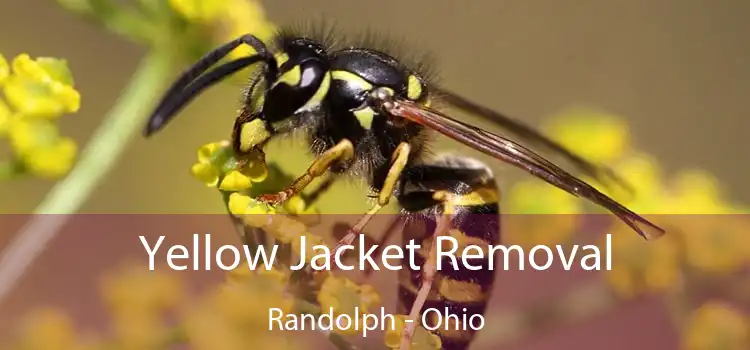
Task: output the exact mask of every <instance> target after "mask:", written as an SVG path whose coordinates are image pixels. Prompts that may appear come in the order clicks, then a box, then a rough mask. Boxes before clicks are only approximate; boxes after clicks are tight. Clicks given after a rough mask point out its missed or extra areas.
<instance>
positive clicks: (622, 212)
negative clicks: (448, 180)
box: [382, 100, 665, 239]
mask: <svg viewBox="0 0 750 350" xmlns="http://www.w3.org/2000/svg"><path fill="white" fill-rule="evenodd" d="M390 102H392V103H383V106H382V107H383V108H384V109H385V110H386V111H388V112H389V113H390V114H392V115H394V116H397V117H401V118H404V119H407V120H410V121H412V122H414V123H417V124H421V125H423V126H425V127H427V128H429V129H433V130H435V131H437V132H439V133H441V134H443V135H445V136H447V137H449V138H451V139H453V140H456V141H458V142H461V143H463V144H465V145H467V146H469V147H472V148H474V149H476V150H478V151H481V152H483V153H485V154H487V155H490V156H492V157H494V158H496V159H499V160H502V161H504V162H506V163H509V164H512V165H514V166H515V167H517V168H520V169H522V170H525V171H526V172H528V173H530V174H532V175H534V176H536V177H538V178H540V179H542V180H544V181H546V182H548V183H550V184H552V185H554V186H556V187H558V188H560V189H562V190H565V191H567V192H568V193H570V194H572V195H575V196H577V197H583V198H586V199H588V200H590V201H592V202H593V203H596V204H598V205H600V206H602V207H604V208H606V209H607V210H609V211H611V212H612V213H613V214H614V215H616V216H617V217H619V218H620V219H621V220H622V221H623V222H625V223H626V224H627V225H628V226H630V227H631V228H633V229H634V230H635V231H636V232H638V234H640V235H641V236H643V237H644V238H646V239H653V238H656V237H659V236H661V235H663V234H664V232H665V231H664V230H663V229H662V228H660V227H658V226H656V225H654V224H653V223H651V222H649V221H648V220H646V219H645V218H643V217H641V216H640V215H638V214H636V213H634V212H633V211H631V210H630V209H628V208H626V207H625V206H623V205H622V204H620V203H618V202H617V201H615V200H614V199H612V198H610V197H609V196H607V195H605V194H604V193H602V192H600V191H599V190H597V189H596V188H594V187H592V186H591V185H589V184H587V183H586V182H584V181H582V180H581V179H579V178H577V177H575V176H573V175H571V174H570V173H568V172H566V171H565V170H563V169H562V168H560V167H559V166H557V165H555V164H553V163H552V162H550V161H549V160H547V159H545V158H544V157H542V156H540V155H539V154H537V153H534V152H533V151H531V150H529V149H528V148H526V147H524V146H522V145H520V144H518V143H516V142H514V141H511V140H509V139H507V138H504V137H501V136H498V135H495V134H493V133H491V132H488V131H485V130H482V129H479V128H477V127H474V126H471V125H468V124H466V123H463V122H461V121H458V120H456V119H454V118H451V117H449V116H447V115H445V114H444V113H441V112H439V111H437V110H434V109H431V108H427V107H424V106H422V105H420V104H417V103H414V102H411V101H408V100H393V101H390Z"/></svg>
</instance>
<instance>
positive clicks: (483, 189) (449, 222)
mask: <svg viewBox="0 0 750 350" xmlns="http://www.w3.org/2000/svg"><path fill="white" fill-rule="evenodd" d="M397 198H398V202H399V205H400V207H401V208H402V209H403V210H402V215H401V216H402V217H403V219H404V221H405V225H404V229H403V237H402V240H403V244H404V245H406V244H411V243H416V244H417V245H418V246H420V247H421V248H420V249H418V250H417V251H415V254H414V256H413V257H412V259H413V260H412V259H402V262H401V265H402V269H401V272H400V273H399V292H398V295H399V297H398V299H399V307H398V309H399V313H407V314H408V315H409V317H410V319H411V320H412V322H411V323H407V324H406V326H407V327H406V328H405V329H404V333H403V337H404V338H403V344H409V342H410V341H411V337H412V336H413V332H414V329H415V327H416V324H415V323H416V322H418V321H419V322H420V324H422V325H424V326H425V327H428V326H429V329H434V330H435V333H436V334H437V335H438V336H439V337H440V339H441V340H442V348H443V349H446V350H466V349H467V348H468V347H469V346H470V344H471V342H472V340H473V339H474V337H475V334H476V331H475V330H474V328H472V326H471V325H472V324H474V322H475V320H477V319H481V317H482V315H484V313H485V311H486V309H487V305H488V302H489V300H490V296H491V292H492V289H493V285H494V281H495V274H494V273H493V271H492V269H491V268H490V266H491V264H492V260H493V259H494V255H493V254H492V253H491V250H490V248H489V247H490V246H491V245H496V244H498V243H499V242H500V206H499V200H500V190H499V188H498V187H497V183H496V182H495V180H494V177H493V174H492V171H491V170H490V169H489V168H487V166H486V165H484V164H483V163H481V162H479V161H477V160H474V159H471V158H467V157H462V156H455V155H444V156H442V157H438V158H434V159H429V160H427V161H426V162H425V163H424V164H419V165H414V166H412V167H409V168H407V169H406V170H405V171H404V175H403V176H402V177H401V181H400V190H399V194H398V197H397ZM440 236H447V237H449V238H450V239H449V240H447V241H448V242H450V241H452V242H453V243H448V244H447V245H448V246H451V245H453V244H455V245H457V247H458V249H457V251H456V254H455V255H454V258H451V257H449V256H437V258H439V259H440V260H437V259H436V255H437V254H436V250H437V249H438V248H440V247H438V246H437V245H436V242H438V239H437V237H440ZM441 245H442V246H444V243H441ZM469 246H473V247H475V248H479V249H480V250H481V251H482V254H481V255H480V256H477V255H474V254H473V253H472V254H471V255H464V254H465V250H464V248H460V247H469ZM454 247H455V246H454ZM441 249H444V248H441ZM449 249H450V248H449ZM454 259H458V260H461V261H462V262H463V263H462V262H457V261H456V260H454ZM409 261H413V262H414V263H415V264H416V266H422V268H420V269H413V268H412V266H411V262H409ZM472 266H473V267H474V268H472ZM476 267H479V269H477V268H476ZM427 310H445V311H444V313H443V312H441V314H442V315H443V316H442V317H441V316H440V315H436V314H435V313H433V312H432V311H431V312H430V313H428V314H424V315H422V316H421V317H420V313H424V312H427ZM445 315H447V316H445ZM453 316H456V317H453ZM417 320H418V321H417Z"/></svg>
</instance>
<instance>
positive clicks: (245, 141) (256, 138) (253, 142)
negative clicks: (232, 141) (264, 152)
mask: <svg viewBox="0 0 750 350" xmlns="http://www.w3.org/2000/svg"><path fill="white" fill-rule="evenodd" d="M269 137H271V134H270V133H269V132H268V130H266V126H265V124H263V121H262V120H260V119H255V120H253V121H251V122H249V123H245V124H244V125H242V128H241V129H240V150H241V151H243V152H247V151H249V150H251V149H252V148H253V147H255V146H257V145H258V144H260V143H262V142H263V141H265V140H267V139H268V138H269Z"/></svg>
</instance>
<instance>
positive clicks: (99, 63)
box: [0, 0, 750, 349]
mask: <svg viewBox="0 0 750 350" xmlns="http://www.w3.org/2000/svg"><path fill="white" fill-rule="evenodd" d="M68 2H70V3H74V2H73V1H68ZM262 5H263V8H264V9H265V11H266V13H265V14H266V16H267V20H269V21H270V22H272V23H274V24H278V25H281V24H287V23H294V22H298V21H304V20H309V19H310V18H320V17H325V18H327V19H330V20H333V21H334V22H335V23H336V24H337V25H338V26H339V28H340V30H341V31H343V32H344V33H357V32H361V31H363V30H367V29H372V30H375V31H378V32H382V33H385V34H387V35H389V36H392V37H395V38H399V39H405V40H406V42H407V43H414V45H415V46H414V50H415V51H417V52H430V53H432V54H433V56H434V57H435V58H436V61H437V64H438V67H439V69H438V73H439V76H440V81H441V83H442V85H445V86H447V87H449V88H450V89H452V90H453V91H456V92H458V93H460V94H462V95H464V96H468V97H470V98H471V99H473V100H475V101H477V102H479V103H482V104H485V105H487V106H489V107H491V108H493V109H496V110H499V111H502V112H504V113H507V114H509V115H513V116H517V117H518V118H521V119H523V120H525V121H527V122H528V123H531V124H532V125H545V126H546V125H549V124H550V123H549V120H553V118H554V117H556V116H560V115H564V114H566V113H568V112H567V111H571V110H576V109H580V108H587V109H592V110H595V111H598V112H597V113H601V114H602V115H604V116H606V117H608V118H610V117H611V118H615V119H616V120H617V121H623V122H625V123H626V125H627V127H628V128H629V134H628V135H629V136H628V137H629V138H630V139H629V141H628V148H637V150H638V151H639V152H642V153H644V154H648V155H650V156H651V157H653V159H655V160H656V161H657V164H658V167H659V168H660V169H661V173H662V175H663V176H664V177H665V180H664V184H665V185H669V184H670V180H668V179H669V178H671V176H672V175H673V174H679V173H680V171H683V170H684V169H700V170H702V171H704V172H705V173H708V174H712V175H711V178H714V177H715V179H717V180H716V181H718V183H719V184H720V185H719V187H720V188H721V192H722V200H725V201H726V202H731V203H750V186H749V185H748V184H747V178H748V176H747V175H748V173H750V162H748V161H747V160H746V158H747V157H745V156H743V155H742V153H741V152H742V151H743V150H744V149H745V148H746V147H747V146H748V141H747V136H746V135H745V133H746V132H747V130H750V118H747V111H748V110H750V99H748V98H747V96H748V93H749V92H750V69H748V67H747V62H750V41H748V40H747V35H748V33H750V22H748V21H747V20H746V19H747V17H748V15H749V14H750V2H748V1H743V0H724V1H721V2H715V1H702V0H684V1H677V0H661V1H656V2H654V1H645V0H632V1H619V0H618V1H607V2H602V1H595V0H577V1H554V0H543V1H534V2H529V1H520V0H503V1H485V2H479V1H474V2H456V1H446V0H440V1H437V0H432V1H427V0H412V1H394V0H382V1H377V2H365V1H344V0H317V1H314V2H310V1H295V0H277V1H264V2H263V3H262ZM248 25H250V24H248ZM0 30H2V32H3V33H4V34H5V35H2V36H0V53H2V54H3V55H4V56H5V58H6V59H7V60H9V61H10V60H11V59H12V58H13V57H15V56H16V55H18V54H20V53H24V52H25V53H28V54H30V55H31V56H32V57H37V56H52V57H58V58H64V59H66V60H67V62H68V65H69V67H70V70H71V71H72V73H73V77H74V78H75V88H76V90H78V91H79V92H80V94H81V108H80V111H78V112H77V113H75V114H73V115H70V116H65V117H63V118H61V119H60V122H59V125H60V130H61V133H62V134H65V135H68V136H70V137H72V138H73V139H75V141H76V142H77V143H78V145H79V148H80V149H83V148H84V147H85V146H86V143H87V141H88V140H89V138H90V136H91V134H92V132H93V131H94V130H95V129H96V128H97V126H99V125H100V123H101V122H102V119H103V117H104V116H105V115H106V114H107V111H108V110H109V109H110V108H111V107H112V106H113V104H115V102H116V100H117V98H118V96H119V95H120V93H121V91H122V89H123V88H124V86H125V85H126V84H127V82H128V81H129V79H130V78H131V77H132V75H133V72H134V70H135V69H136V66H137V64H138V61H139V60H140V59H141V58H142V57H143V56H144V55H145V53H146V52H147V48H146V47H144V46H143V45H140V44H137V43H134V42H132V41H130V40H127V39H125V38H123V36H121V35H117V34H115V33H113V32H112V31H107V30H104V29H103V28H102V27H101V26H99V25H97V24H94V23H91V22H89V21H85V20H83V19H81V18H80V17H78V16H76V15H74V14H73V13H71V12H70V11H68V10H66V9H64V8H63V7H61V6H60V5H59V4H58V3H57V2H54V1H49V0H48V1H40V0H27V1H23V2H21V1H15V2H13V1H5V2H1V3H0ZM185 62H186V61H182V60H177V59H175V62H174V72H172V75H171V76H170V79H171V77H173V76H174V74H176V73H177V72H178V71H179V70H180V69H181V68H182V67H184V66H185V64H186V63H185ZM241 87H242V81H241V80H238V81H233V82H230V83H227V84H224V85H220V86H217V87H216V88H214V89H211V90H210V91H209V92H208V93H206V94H205V95H203V96H202V97H201V98H200V99H198V100H197V101H196V102H195V103H193V104H191V105H190V106H189V107H188V108H187V109H186V110H185V111H184V112H183V113H182V114H181V115H180V117H179V118H178V120H177V122H175V123H173V124H171V125H170V127H169V128H167V129H165V131H164V132H162V133H160V134H159V135H158V137H155V138H153V139H150V140H144V139H143V138H141V137H140V135H137V137H136V138H135V139H134V140H133V141H132V143H131V144H130V145H128V146H127V148H126V149H125V151H124V153H123V155H122V156H121V158H119V159H118V160H117V161H116V163H115V164H114V168H113V170H112V172H111V173H109V174H108V175H107V176H106V177H105V178H104V180H103V181H102V182H101V183H100V184H99V185H98V187H97V188H96V190H95V191H94V192H93V193H92V195H91V197H90V198H89V199H88V200H86V201H85V202H84V204H83V206H82V208H81V210H80V211H81V212H83V213H108V214H136V213H143V214H166V213H170V214H190V213H192V214H198V213H223V212H224V211H225V209H224V207H223V205H222V203H221V198H220V196H218V195H217V193H216V191H215V190H209V189H206V188H204V187H202V186H201V185H200V184H199V183H197V182H196V181H195V179H194V178H193V177H192V176H191V174H190V172H189V169H190V165H191V164H193V163H194V162H195V150H196V149H197V148H198V147H199V146H201V145H203V144H205V143H207V142H211V141H218V140H222V139H226V138H227V137H228V136H229V132H230V131H231V126H232V123H233V118H234V116H235V114H236V109H237V107H238V99H239V95H240V88H241ZM466 120H468V121H473V120H472V118H471V117H468V118H466ZM561 120H565V119H561ZM560 123H562V124H564V123H565V122H564V121H563V122H558V124H560ZM479 125H482V126H484V127H487V128H490V129H491V128H492V126H490V125H489V124H481V123H480V124H479ZM615 125H620V124H615ZM587 127H589V126H587V125H583V126H582V130H588V129H586V128H587ZM591 130H593V131H596V130H599V129H596V128H591ZM604 130H605V131H609V132H612V130H611V129H606V127H605V128H604ZM570 135H573V136H570ZM586 135H587V134H586V133H583V132H581V133H579V134H576V133H574V132H571V133H569V134H568V137H569V139H568V141H569V140H570V137H574V138H576V140H575V142H572V143H573V144H575V146H576V147H577V148H578V149H581V150H583V151H585V150H586V149H587V148H597V147H599V145H598V144H597V140H598V139H597V138H596V137H595V136H591V137H590V138H589V137H587V136H586ZM605 136H606V135H605ZM0 147H5V146H4V145H3V146H0ZM436 148H437V149H441V150H457V151H459V152H469V153H471V154H476V153H474V152H471V151H469V150H467V149H466V148H463V147H459V146H457V145H455V144H454V143H451V142H446V141H444V140H441V141H439V142H438V143H437V146H436ZM0 150H1V151H2V152H3V153H0V154H6V153H7V152H6V150H7V148H0ZM281 150H283V151H284V152H289V153H284V157H283V159H281V158H279V159H276V158H274V154H275V153H276V154H278V151H281ZM268 157H269V160H271V161H276V162H279V164H280V165H282V167H283V168H284V169H285V170H288V172H289V173H293V174H296V173H299V172H300V171H303V170H304V169H305V168H306V167H307V166H308V164H309V161H310V159H311V158H309V157H308V156H307V155H306V154H305V153H304V151H303V150H302V149H301V148H299V147H294V146H293V144H290V143H278V144H274V145H272V148H271V150H269V151H268ZM477 157H479V158H481V159H484V160H487V158H486V157H482V156H479V155H477ZM494 168H495V169H496V171H497V174H498V177H499V181H500V184H501V186H502V187H503V188H504V189H507V188H510V187H511V185H512V182H511V179H519V178H520V179H523V177H522V176H525V175H520V176H519V173H518V172H516V171H511V170H509V169H507V167H505V166H502V165H496V166H494ZM634 169H636V170H638V169H641V170H642V169H643V168H638V167H635V168H634ZM622 175H623V176H624V177H625V178H635V179H636V180H635V181H636V182H638V180H637V179H638V177H639V176H641V175H642V174H638V173H624V174H622ZM54 183H55V182H54V181H47V180H39V179H35V178H28V179H27V178H20V179H14V180H13V181H12V182H7V183H0V213H8V214H25V213H30V212H32V211H33V210H34V208H35V207H36V206H37V205H38V204H39V203H40V201H42V200H43V198H44V197H45V195H46V194H47V193H48V191H49V190H50V188H52V186H53V185H54ZM353 193H360V191H359V190H358V189H357V188H356V187H355V186H352V185H351V184H347V183H342V184H338V185H336V186H335V187H334V189H333V192H332V193H331V194H330V198H334V200H328V201H326V200H323V201H322V202H321V204H320V206H319V209H320V210H321V211H322V212H324V213H348V214H352V213H358V212H362V211H363V210H365V209H367V204H366V202H365V198H364V196H362V200H361V201H357V202H355V200H353V199H352V198H355V197H353V196H351V194H353ZM342 196H347V197H346V198H347V199H348V202H347V206H346V207H341V206H340V205H337V204H338V203H337V202H336V200H335V198H343V197H342ZM670 210H671V209H670V208H667V207H662V208H658V209H656V210H655V211H656V212H660V213H672V212H671V211H670ZM698 210H700V209H698ZM692 213H701V212H700V211H698V212H695V211H693V212H692ZM705 214H709V213H708V212H706V213H705ZM7 227H15V228H17V227H18V226H17V225H9V226H6V228H7ZM6 228H3V232H2V237H0V243H2V244H3V245H7V243H8V242H10V241H11V239H12V237H13V234H14V232H15V231H13V230H7V229H6ZM745 228H746V226H745ZM745 232H747V231H745ZM131 238H132V237H131ZM90 239H92V241H90V245H91V246H95V245H96V243H95V242H96V241H94V239H99V240H103V239H104V238H93V237H92V238H90ZM123 239H125V238H123ZM87 242H88V241H87ZM743 242H744V241H743ZM56 244H60V245H62V246H60V247H64V253H59V252H58V254H63V255H61V256H58V259H62V260H65V259H66V258H64V256H71V257H73V256H76V255H80V254H83V253H82V252H81V251H76V249H77V248H76V247H77V245H76V244H73V243H71V242H68V243H65V242H62V241H61V242H58V243H56ZM53 247H55V246H54V245H53ZM60 249H62V248H60ZM113 249H114V248H113ZM86 254H91V255H92V256H99V257H101V258H102V259H104V258H105V256H111V255H112V254H113V253H112V251H106V252H99V253H95V252H92V251H91V250H90V249H89V250H87V253H86ZM92 261H94V260H92ZM93 264H96V262H93ZM102 265H104V264H103V263H102ZM97 271H98V270H97V269H92V270H90V271H89V270H87V272H86V273H90V274H92V277H91V278H90V279H87V281H88V282H86V283H96V282H95V281H96V276H95V275H96V274H97V273H100V272H101V271H98V272H97ZM48 272H49V271H48ZM34 276H36V277H33V278H31V277H29V278H28V279H26V280H24V285H25V286H26V287H23V288H25V289H22V290H25V291H26V292H28V293H31V294H26V293H23V292H18V293H16V294H15V296H14V299H12V300H13V303H12V305H14V306H13V307H12V309H13V310H14V311H13V312H12V313H8V314H7V315H8V316H4V317H3V319H4V321H5V322H4V323H3V324H4V325H12V324H14V323H15V322H14V321H11V320H13V319H15V317H16V316H17V315H19V314H20V313H21V311H22V310H23V309H25V308H26V307H20V306H18V305H21V304H24V303H26V304H24V305H32V304H36V303H37V302H43V301H44V298H47V296H48V295H49V294H48V293H52V292H51V291H50V290H49V289H47V288H55V287H54V286H55V284H50V283H51V282H49V281H47V282H42V281H43V280H45V277H44V276H45V275H44V273H42V272H39V274H35V275H34ZM560 278H562V277H560ZM81 283H83V282H81ZM534 283H540V284H539V285H536V284H535V285H533V286H532V285H526V286H525V287H523V288H545V287H544V286H545V284H544V282H543V281H541V280H540V281H539V282H534ZM42 285H44V286H46V287H44V288H42V289H44V290H45V291H44V292H39V293H38V294H34V293H33V292H34V291H36V290H38V289H40V288H37V287H38V286H42ZM77 288H86V287H85V286H83V285H80V286H77V287H75V288H73V287H71V288H67V289H64V290H65V291H66V292H65V293H68V294H67V295H68V296H67V299H66V297H63V296H59V297H58V298H56V299H55V300H57V301H56V302H55V304H61V305H63V304H66V303H68V304H69V303H73V304H76V305H79V304H80V303H81V299H80V296H78V297H77V296H76V293H77V292H76V290H78V289H77ZM743 290H744V289H743ZM20 294H25V295H26V298H24V297H22V296H19V295H20ZM55 294H57V293H55ZM65 300H67V301H65ZM652 302H653V301H649V300H646V301H640V302H639V303H640V304H634V305H631V306H630V307H628V306H625V307H623V309H622V311H621V313H619V314H618V313H610V314H606V315H605V316H602V317H605V319H606V317H611V318H613V319H617V320H620V321H612V322H619V323H606V322H608V321H606V320H605V319H601V318H600V319H591V320H587V321H586V322H588V323H586V322H584V323H582V324H579V327H580V328H575V329H574V328H570V329H567V328H566V329H567V331H560V332H562V333H564V334H562V333H561V334H558V335H557V336H558V338H550V340H548V341H543V340H532V341H531V342H530V343H529V342H515V343H512V344H511V345H508V347H507V348H508V349H511V348H513V349H543V348H549V347H550V346H554V345H555V344H569V345H568V346H573V345H574V344H578V345H576V347H577V348H579V349H595V348H601V347H602V346H605V345H606V346H608V345H609V344H610V343H609V342H610V341H611V340H613V339H620V340H619V341H618V342H619V344H620V345H612V347H611V348H613V349H614V348H619V347H618V346H622V348H623V349H624V348H629V347H630V348H632V346H641V347H643V348H644V349H645V348H648V349H657V348H658V349H671V348H677V347H678V345H677V344H678V343H679V342H678V341H677V340H676V339H678V338H679V336H677V335H676V334H674V333H673V332H671V331H669V330H667V327H670V326H669V325H670V322H669V320H668V319H669V317H667V316H665V315H664V314H663V313H657V314H656V316H654V315H653V314H649V313H648V312H649V310H650V309H652V308H654V307H656V306H654V305H657V304H649V303H652ZM501 303H502V302H501ZM505 303H510V302H509V301H508V300H505ZM79 306H80V305H79ZM0 310H2V307H0ZM632 310H641V311H642V312H643V313H635V312H634V311H632ZM0 312H2V311H0ZM639 312H640V311H639ZM644 318H649V319H650V320H651V322H655V323H654V325H651V326H650V327H651V328H650V330H651V331H652V333H653V334H652V338H649V339H650V340H648V341H645V340H644V341H643V342H640V341H637V340H634V337H637V336H638V335H639V334H644V329H642V328H639V327H635V326H634V325H636V324H639V323H640V322H641V320H643V319H644ZM655 319H656V320H657V321H658V322H657V321H654V320H655ZM662 321H663V322H662ZM595 324H598V325H602V324H604V325H608V326H607V328H612V329H625V328H627V329H629V331H625V332H624V333H621V334H619V335H618V337H619V338H614V337H615V335H610V336H605V337H600V339H599V340H586V337H587V336H589V337H590V336H592V335H591V334H592V333H593V332H588V331H587V329H588V327H592V325H595ZM642 326H643V327H646V326H645V325H642ZM9 327H10V326H9ZM739 328H740V329H743V328H742V327H741V326H740V327H739ZM576 329H578V330H576ZM576 332H578V333H576ZM742 332H745V337H747V335H746V332H747V331H746V328H745V331H741V332H740V333H742ZM646 333H647V332H646ZM571 334H572V335H571ZM576 334H577V335H576ZM587 334H588V335H587ZM573 335H575V336H573ZM644 336H645V335H644ZM534 339H536V338H534ZM540 339H541V338H540ZM563 339H567V340H563ZM628 341H631V342H630V343H628ZM561 342H562V343H561ZM566 342H567V343H566ZM654 344H659V345H658V346H657V345H654ZM484 345H485V346H492V342H491V341H489V340H487V341H485V343H484ZM579 345H580V346H579ZM557 347H558V348H568V347H566V346H560V345H557ZM504 348H505V347H504ZM696 349H697V348H696ZM706 349H735V348H729V347H726V348H720V347H708V348H706Z"/></svg>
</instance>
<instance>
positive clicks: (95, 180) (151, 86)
mask: <svg viewBox="0 0 750 350" xmlns="http://www.w3.org/2000/svg"><path fill="white" fill-rule="evenodd" d="M171 58H172V57H171V56H170V55H169V54H168V53H167V52H160V51H159V52H155V51H154V52H150V53H149V54H148V55H147V56H146V57H145V58H144V59H143V60H142V61H141V63H140V65H139V67H138V69H137V70H136V72H135V74H134V76H133V78H132V80H131V81H130V83H129V84H128V86H127V87H126V89H125V90H124V91H123V93H122V95H121V96H120V98H119V99H118V101H117V103H116V104H115V106H114V107H113V108H112V110H110V112H109V113H108V115H107V116H106V117H105V119H104V122H103V123H102V124H101V125H100V126H99V128H98V129H97V130H96V132H95V133H94V135H93V136H92V138H91V140H90V141H89V143H88V145H87V147H86V148H85V149H84V150H83V151H82V152H81V155H80V158H79V160H78V162H77V164H76V165H75V167H74V168H73V170H72V171H71V172H70V174H68V176H67V177H66V178H65V179H63V180H62V181H60V182H58V183H57V184H56V185H55V187H54V188H53V189H52V191H50V192H49V193H48V195H47V197H46V198H45V199H44V200H43V202H42V203H41V204H40V205H39V206H38V207H37V208H36V209H35V210H34V216H32V217H31V219H30V220H29V222H28V223H27V224H26V225H25V226H24V227H23V228H22V229H21V230H20V232H18V233H17V234H16V236H15V237H16V238H15V240H14V241H13V242H12V243H11V244H10V245H9V246H8V247H7V248H6V249H5V251H4V252H3V255H2V257H0V300H2V299H3V298H4V297H5V296H6V295H7V294H8V292H9V291H10V290H11V289H12V288H13V286H14V285H15V283H16V282H17V280H18V279H19V278H20V277H21V276H22V275H23V273H24V272H25V270H26V268H27V267H28V266H29V265H31V264H32V263H33V261H34V259H35V258H36V257H37V256H38V255H39V254H40V253H41V252H42V251H43V250H44V248H45V247H46V245H47V244H48V243H49V242H50V241H51V240H52V239H53V238H54V236H55V234H56V233H57V232H58V231H59V229H60V228H61V227H62V225H63V224H64V223H65V222H66V220H67V219H68V215H66V214H74V213H76V212H77V211H78V210H79V209H80V207H81V206H82V205H83V203H84V202H85V201H86V199H88V197H89V196H90V195H91V193H92V192H93V191H94V190H95V189H96V187H97V186H98V185H99V183H100V182H101V181H102V180H103V179H104V177H105V176H106V175H107V174H108V173H109V172H110V171H111V170H112V168H113V167H114V165H115V164H116V162H117V160H118V159H119V158H120V155H121V154H122V152H123V151H124V150H125V148H126V146H127V145H128V144H129V142H130V140H131V139H132V138H133V136H134V135H136V134H137V133H138V132H139V131H140V130H141V127H142V125H143V124H144V122H145V120H144V119H145V117H146V116H147V115H148V112H149V110H150V109H151V108H152V107H153V104H154V103H155V99H156V98H157V97H158V94H159V92H160V91H161V89H162V88H163V86H164V84H165V82H167V80H168V78H169V74H171V68H170V66H171V64H172V61H171ZM49 214H61V215H49Z"/></svg>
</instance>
